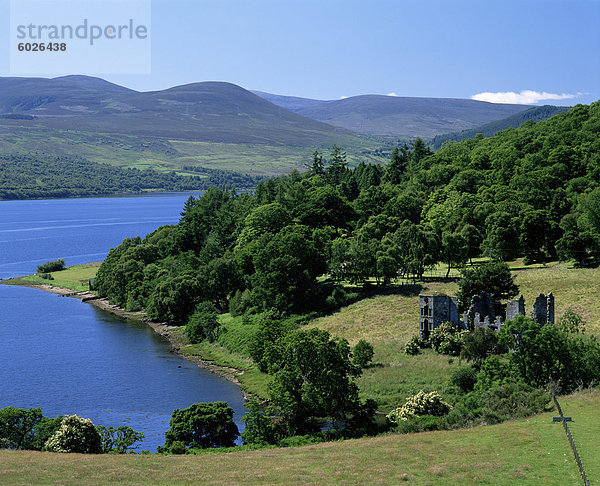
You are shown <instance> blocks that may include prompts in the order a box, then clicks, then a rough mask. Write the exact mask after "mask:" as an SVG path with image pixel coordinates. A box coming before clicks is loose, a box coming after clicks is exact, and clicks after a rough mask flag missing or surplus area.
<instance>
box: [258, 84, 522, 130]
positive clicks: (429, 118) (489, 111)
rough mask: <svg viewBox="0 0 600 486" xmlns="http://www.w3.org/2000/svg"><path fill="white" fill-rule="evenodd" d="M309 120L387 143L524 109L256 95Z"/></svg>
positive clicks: (426, 101) (473, 124)
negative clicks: (371, 136) (383, 140)
mask: <svg viewBox="0 0 600 486" xmlns="http://www.w3.org/2000/svg"><path fill="white" fill-rule="evenodd" d="M256 93H257V94H258V95H259V96H262V97H264V98H265V99H267V100H269V101H271V102H272V103H275V104H278V105H280V106H282V107H285V108H287V109H290V110H293V111H294V112H296V113H298V114H300V115H303V116H305V117H308V118H312V119H313V120H318V121H321V122H324V123H329V124H331V125H334V126H337V127H340V128H346V129H348V130H353V131H355V132H359V133H365V134H370V135H375V136H381V137H386V138H391V139H407V138H414V137H421V138H433V137H434V136H436V135H441V134H444V133H448V132H455V131H460V130H465V129H468V128H473V127H477V126H480V125H483V124H484V123H489V122H492V121H495V120H499V119H502V118H505V117H507V116H510V115H514V114H515V113H519V112H522V111H524V110H526V109H528V108H529V106H526V105H508V104H497V103H486V102H484V101H474V100H464V99H454V98H408V97H400V96H382V95H362V96H352V97H349V98H345V99H341V100H332V101H320V100H311V99H306V98H294V97H289V96H278V95H273V94H269V93H262V92H256Z"/></svg>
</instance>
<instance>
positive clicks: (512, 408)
mask: <svg viewBox="0 0 600 486" xmlns="http://www.w3.org/2000/svg"><path fill="white" fill-rule="evenodd" d="M549 401H550V396H549V395H548V393H547V392H546V391H545V390H543V389H541V388H532V387H530V386H529V385H527V384H525V383H522V382H521V383H505V384H503V385H500V386H497V387H494V388H492V389H490V390H485V391H483V392H482V393H481V405H482V415H483V420H484V421H485V423H488V424H494V423H498V422H502V421H504V420H508V419H512V418H520V417H528V416H530V415H534V414H536V413H540V412H543V411H545V410H546V407H547V405H548V402H549Z"/></svg>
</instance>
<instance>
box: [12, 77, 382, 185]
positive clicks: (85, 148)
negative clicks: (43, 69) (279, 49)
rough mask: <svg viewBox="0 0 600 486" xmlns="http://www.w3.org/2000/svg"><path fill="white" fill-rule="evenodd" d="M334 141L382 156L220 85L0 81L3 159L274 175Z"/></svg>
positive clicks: (373, 158) (363, 143) (353, 151)
mask: <svg viewBox="0 0 600 486" xmlns="http://www.w3.org/2000/svg"><path fill="white" fill-rule="evenodd" d="M334 144H336V145H339V146H341V147H344V149H345V150H346V151H347V153H348V160H349V162H350V163H351V164H357V163H358V162H359V161H361V160H365V161H368V162H378V161H381V160H383V158H384V155H382V151H381V148H382V144H384V141H382V140H381V139H374V138H373V137H370V136H365V135H361V134H357V133H355V132H351V131H349V130H346V129H343V128H339V127H334V126H332V125H328V124H325V123H322V122H319V121H316V120H313V119H310V118H306V117H303V116H301V115H299V114H297V113H293V112H291V111H289V110H286V109H284V108H282V107H280V106H277V105H274V104H272V103H270V102H268V101H267V100H265V99H263V98H261V97H259V96H257V95H255V94H253V93H251V92H250V91H247V90H245V89H243V88H241V87H239V86H236V85H234V84H231V83H224V82H202V83H193V84H187V85H184V86H176V87H173V88H170V89H165V90H161V91H152V92H138V91H135V90H132V89H128V88H124V87H122V86H118V85H116V84H113V83H110V82H108V81H105V80H103V79H99V78H93V77H88V76H65V77H60V78H54V79H44V78H0V155H2V154H5V155H15V154H19V155H28V154H36V153H38V154H47V155H52V156H65V157H70V156H76V157H81V158H84V159H87V160H90V161H94V162H104V163H109V164H113V165H119V166H124V167H133V168H141V169H144V168H156V169H159V170H161V171H174V172H177V173H179V174H183V175H190V176H191V175H195V174H196V172H194V171H193V170H191V169H190V168H193V167H204V168H207V169H211V170H214V169H217V170H221V169H225V170H231V171H236V172H238V173H249V174H253V175H272V174H281V173H286V172H289V171H290V170H291V169H293V168H302V167H304V166H305V164H307V163H308V162H310V160H311V156H312V155H311V154H312V153H313V151H314V150H315V149H318V150H320V151H322V152H325V153H327V151H328V150H330V149H331V147H332V146H333V145H334Z"/></svg>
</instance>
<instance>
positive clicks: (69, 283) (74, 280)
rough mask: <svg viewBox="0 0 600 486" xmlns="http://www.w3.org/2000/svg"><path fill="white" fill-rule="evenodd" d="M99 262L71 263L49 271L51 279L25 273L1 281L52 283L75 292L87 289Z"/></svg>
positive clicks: (5, 282)
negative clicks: (55, 270) (63, 267)
mask: <svg viewBox="0 0 600 486" xmlns="http://www.w3.org/2000/svg"><path fill="white" fill-rule="evenodd" d="M100 264H101V262H98V263H83V264H81V265H73V266H71V267H67V268H65V269H64V270H60V271H58V272H50V275H51V276H52V280H50V279H46V278H42V277H40V276H39V275H38V274H33V275H27V276H25V277H19V278H13V279H10V280H4V281H3V282H2V283H3V284H7V285H24V286H33V285H52V286H53V287H61V288H64V289H71V290H74V291H76V292H83V291H85V290H89V281H90V279H92V278H94V277H95V276H96V273H97V272H98V268H99V267H100Z"/></svg>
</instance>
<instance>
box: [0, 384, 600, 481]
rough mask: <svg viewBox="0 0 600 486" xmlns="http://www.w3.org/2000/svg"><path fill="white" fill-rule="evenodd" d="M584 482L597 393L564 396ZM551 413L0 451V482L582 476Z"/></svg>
mask: <svg viewBox="0 0 600 486" xmlns="http://www.w3.org/2000/svg"><path fill="white" fill-rule="evenodd" d="M561 402H562V403H561V405H562V407H563V409H564V412H565V413H566V414H569V415H572V416H573V417H574V419H575V423H574V424H573V434H574V437H575V441H576V443H577V446H578V449H579V451H580V454H581V456H582V460H583V462H584V465H585V467H586V472H587V474H588V476H589V477H590V478H591V483H590V484H600V482H599V481H598V478H600V463H598V461H597V460H596V458H597V457H598V456H599V455H600V443H599V442H598V440H597V437H598V435H599V434H600V423H599V422H598V420H597V412H598V409H600V392H598V391H596V392H593V393H589V392H587V393H579V394H576V395H573V396H570V397H565V398H564V399H561ZM553 415H555V412H548V413H544V414H541V415H538V416H536V417H532V418H531V419H527V420H515V421H511V422H506V423H503V424H499V425H494V426H488V427H477V428H474V429H467V430H458V431H437V432H426V433H421V434H409V435H397V434H388V435H384V436H381V437H376V438H369V439H357V440H349V441H345V442H340V443H325V444H318V445H313V446H306V447H299V448H293V449H269V450H258V451H241V452H234V453H229V454H207V455H203V456H170V457H166V456H156V455H153V456H139V455H138V456H130V455H125V456H111V455H104V456H92V455H90V456H85V455H78V454H52V453H40V452H15V451H0V482H1V483H2V484H65V485H68V484H83V483H85V484H231V485H233V484H294V483H296V484H297V483H302V484H398V483H402V482H407V483H409V484H420V485H456V484H492V485H539V484H552V485H555V484H556V485H572V484H579V483H580V477H579V471H578V469H577V466H576V465H575V461H574V460H573V457H572V453H571V450H570V448H569V445H568V442H567V439H566V437H565V435H564V432H563V429H562V427H561V426H560V425H559V424H556V423H552V416H553Z"/></svg>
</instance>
